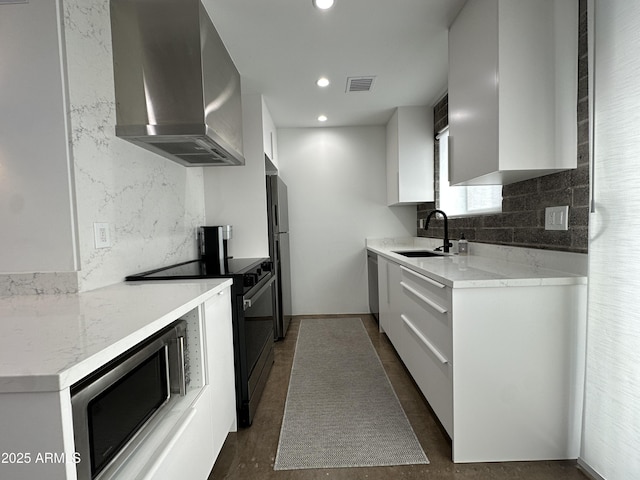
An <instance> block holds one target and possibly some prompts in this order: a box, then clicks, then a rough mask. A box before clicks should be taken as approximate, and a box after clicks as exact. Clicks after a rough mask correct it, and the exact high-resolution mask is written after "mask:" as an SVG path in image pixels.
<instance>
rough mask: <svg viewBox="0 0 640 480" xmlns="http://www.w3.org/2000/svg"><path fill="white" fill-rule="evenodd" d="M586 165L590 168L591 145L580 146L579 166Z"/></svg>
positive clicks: (582, 144) (585, 143)
mask: <svg viewBox="0 0 640 480" xmlns="http://www.w3.org/2000/svg"><path fill="white" fill-rule="evenodd" d="M583 165H586V166H587V168H589V143H588V142H584V143H580V144H578V166H583Z"/></svg>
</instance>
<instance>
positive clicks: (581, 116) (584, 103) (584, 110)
mask: <svg viewBox="0 0 640 480" xmlns="http://www.w3.org/2000/svg"><path fill="white" fill-rule="evenodd" d="M588 119H589V98H588V97H585V98H581V99H580V100H578V121H581V120H588Z"/></svg>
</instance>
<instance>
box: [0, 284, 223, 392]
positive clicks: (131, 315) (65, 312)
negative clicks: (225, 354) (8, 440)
mask: <svg viewBox="0 0 640 480" xmlns="http://www.w3.org/2000/svg"><path fill="white" fill-rule="evenodd" d="M231 283H232V280H231V279H207V280H194V281H184V282H181V281H166V282H162V281H158V282H126V283H120V284H116V285H112V286H109V287H105V288H100V289H97V290H92V291H88V292H83V293H77V294H59V295H16V296H11V297H4V298H0V393H5V392H34V391H58V390H62V389H65V388H67V387H69V386H71V385H72V384H74V383H75V382H77V381H78V380H80V379H82V378H83V377H85V376H86V375H88V374H89V373H91V372H92V371H94V370H95V369H97V368H99V367H100V366H102V365H104V364H105V363H107V362H109V361H110V360H112V359H114V358H115V357H117V356H118V355H120V354H121V353H123V352H125V351H126V350H128V349H129V348H131V347H133V346H134V345H136V344H138V343H140V342H141V341H143V340H144V339H146V338H147V337H149V336H150V335H152V334H153V333H155V332H157V331H159V330H161V329H162V328H163V327H165V326H166V325H169V324H170V323H171V322H173V321H174V320H177V319H178V318H180V317H181V316H182V315H184V314H186V313H187V312H189V311H190V310H192V309H194V308H196V307H197V306H198V305H200V304H201V303H203V302H204V301H205V300H207V299H208V298H210V297H212V296H213V295H215V294H216V293H218V292H219V291H221V290H223V289H224V288H226V287H228V286H230V285H231Z"/></svg>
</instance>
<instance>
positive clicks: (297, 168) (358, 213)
mask: <svg viewBox="0 0 640 480" xmlns="http://www.w3.org/2000/svg"><path fill="white" fill-rule="evenodd" d="M385 138H386V132H385V127H384V126H373V127H344V128H308V129H279V130H278V154H279V168H280V176H281V177H282V179H283V180H284V181H285V183H286V184H287V186H288V194H289V230H290V243H291V277H292V297H293V314H294V315H302V314H315V313H322V314H333V313H338V314H342V313H366V312H368V311H369V306H368V297H367V278H366V255H365V243H364V240H365V238H367V237H387V236H388V237H394V236H415V234H416V209H415V206H400V207H387V206H386V199H387V193H386V159H385V156H386V140H385Z"/></svg>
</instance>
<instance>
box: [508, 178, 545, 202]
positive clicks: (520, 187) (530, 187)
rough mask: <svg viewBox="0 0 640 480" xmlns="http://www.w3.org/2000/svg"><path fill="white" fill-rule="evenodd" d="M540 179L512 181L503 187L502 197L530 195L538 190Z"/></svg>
mask: <svg viewBox="0 0 640 480" xmlns="http://www.w3.org/2000/svg"><path fill="white" fill-rule="evenodd" d="M538 183H539V180H538V179H537V178H532V179H530V180H525V181H524V182H517V183H512V184H509V185H505V186H503V187H502V197H503V198H504V197H514V196H518V195H529V194H531V193H536V192H537V191H538Z"/></svg>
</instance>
